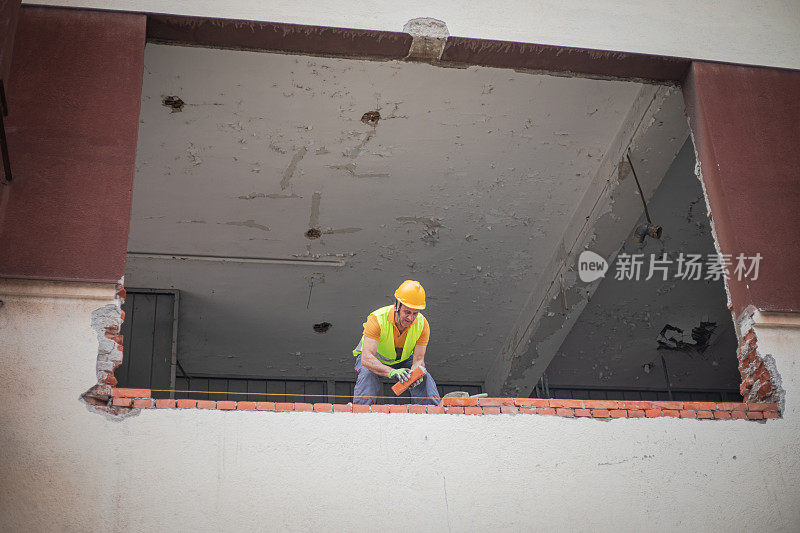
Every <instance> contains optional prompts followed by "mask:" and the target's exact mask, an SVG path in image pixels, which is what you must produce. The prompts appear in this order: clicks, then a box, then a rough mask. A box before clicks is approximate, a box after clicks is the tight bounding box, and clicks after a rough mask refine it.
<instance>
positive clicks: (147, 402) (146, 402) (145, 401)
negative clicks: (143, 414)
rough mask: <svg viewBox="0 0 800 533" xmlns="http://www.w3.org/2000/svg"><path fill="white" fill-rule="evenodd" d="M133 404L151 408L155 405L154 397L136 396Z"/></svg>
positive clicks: (141, 407) (142, 407)
mask: <svg viewBox="0 0 800 533" xmlns="http://www.w3.org/2000/svg"><path fill="white" fill-rule="evenodd" d="M133 406H134V407H138V408H140V409H149V408H151V407H153V399H152V398H134V399H133Z"/></svg>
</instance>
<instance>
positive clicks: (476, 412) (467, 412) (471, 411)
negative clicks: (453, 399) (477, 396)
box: [464, 407, 483, 415]
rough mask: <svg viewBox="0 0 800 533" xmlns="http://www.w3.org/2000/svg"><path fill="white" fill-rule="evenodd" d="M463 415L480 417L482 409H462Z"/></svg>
mask: <svg viewBox="0 0 800 533" xmlns="http://www.w3.org/2000/svg"><path fill="white" fill-rule="evenodd" d="M464 414H465V415H482V414H483V409H482V408H480V407H465V408H464Z"/></svg>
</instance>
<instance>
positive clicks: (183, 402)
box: [175, 398, 197, 409]
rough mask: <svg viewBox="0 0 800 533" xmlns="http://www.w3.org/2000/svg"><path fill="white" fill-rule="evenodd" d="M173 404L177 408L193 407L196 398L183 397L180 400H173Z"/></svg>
mask: <svg viewBox="0 0 800 533" xmlns="http://www.w3.org/2000/svg"><path fill="white" fill-rule="evenodd" d="M175 406H176V407H177V408H178V409H194V408H195V407H197V400H187V399H185V398H184V399H181V400H175Z"/></svg>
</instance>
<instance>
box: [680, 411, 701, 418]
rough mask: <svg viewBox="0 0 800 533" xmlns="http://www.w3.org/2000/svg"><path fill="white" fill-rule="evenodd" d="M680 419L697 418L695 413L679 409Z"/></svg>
mask: <svg viewBox="0 0 800 533" xmlns="http://www.w3.org/2000/svg"><path fill="white" fill-rule="evenodd" d="M681 418H697V412H696V411H691V410H687V409H681Z"/></svg>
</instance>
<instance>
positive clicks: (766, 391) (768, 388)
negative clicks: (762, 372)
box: [756, 381, 772, 400]
mask: <svg viewBox="0 0 800 533" xmlns="http://www.w3.org/2000/svg"><path fill="white" fill-rule="evenodd" d="M771 392H772V385H771V384H770V383H769V381H768V382H766V383H764V384H763V385H761V386H760V387H759V388H758V392H757V393H756V394H758V397H759V398H760V399H762V400H763V399H764V398H766V397H767V396H769V395H770V393H771Z"/></svg>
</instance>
